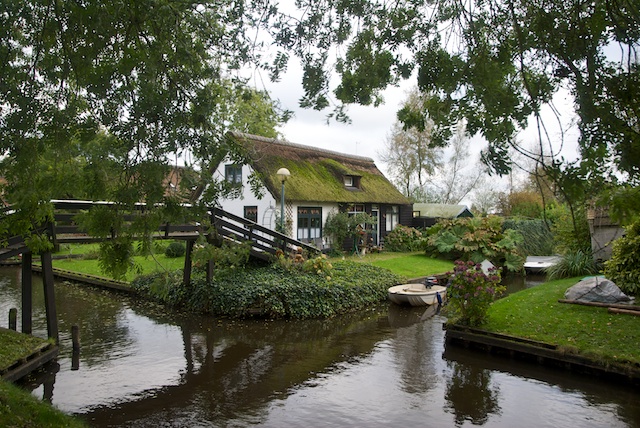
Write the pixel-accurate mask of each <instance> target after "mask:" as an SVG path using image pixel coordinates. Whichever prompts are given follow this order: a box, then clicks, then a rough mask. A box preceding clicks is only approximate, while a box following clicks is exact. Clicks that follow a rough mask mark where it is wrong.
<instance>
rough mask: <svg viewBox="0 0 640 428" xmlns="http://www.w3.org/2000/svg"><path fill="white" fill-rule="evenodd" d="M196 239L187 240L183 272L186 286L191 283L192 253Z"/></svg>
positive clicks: (183, 280)
mask: <svg viewBox="0 0 640 428" xmlns="http://www.w3.org/2000/svg"><path fill="white" fill-rule="evenodd" d="M193 244H194V241H191V240H190V241H187V251H186V253H185V255H184V271H183V274H182V282H183V283H184V285H185V287H188V286H189V285H191V253H192V252H193Z"/></svg>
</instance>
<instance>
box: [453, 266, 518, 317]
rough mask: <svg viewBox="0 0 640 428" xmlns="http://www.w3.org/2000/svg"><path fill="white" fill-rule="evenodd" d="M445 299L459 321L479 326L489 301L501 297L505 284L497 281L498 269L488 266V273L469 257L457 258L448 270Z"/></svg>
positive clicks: (498, 277) (487, 308) (489, 303)
mask: <svg viewBox="0 0 640 428" xmlns="http://www.w3.org/2000/svg"><path fill="white" fill-rule="evenodd" d="M447 276H449V278H450V280H449V287H448V289H447V300H448V305H449V310H450V311H451V312H452V313H453V314H454V316H456V317H457V321H456V322H458V323H460V324H465V325H470V326H479V325H481V324H482V323H483V322H484V321H485V319H486V317H487V311H488V310H489V306H490V305H491V302H493V301H494V300H495V299H496V298H498V297H500V296H501V295H502V293H504V291H505V290H506V287H505V286H503V285H501V284H500V272H499V271H498V270H497V269H496V268H490V269H489V271H488V274H485V273H484V272H483V271H482V266H481V265H480V264H476V263H474V262H472V261H468V262H464V261H462V260H456V262H455V266H454V269H453V272H448V273H447Z"/></svg>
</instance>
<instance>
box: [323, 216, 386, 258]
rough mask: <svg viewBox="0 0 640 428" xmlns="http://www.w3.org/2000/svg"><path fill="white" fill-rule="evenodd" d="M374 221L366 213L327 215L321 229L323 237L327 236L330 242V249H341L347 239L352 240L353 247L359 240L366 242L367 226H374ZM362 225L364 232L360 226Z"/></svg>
mask: <svg viewBox="0 0 640 428" xmlns="http://www.w3.org/2000/svg"><path fill="white" fill-rule="evenodd" d="M375 223H376V220H375V219H374V218H373V217H372V216H371V215H369V214H367V213H356V214H349V213H346V212H341V213H334V212H332V213H329V215H328V216H327V221H326V222H325V224H324V227H323V229H322V231H323V234H324V235H325V236H329V237H330V238H331V242H332V245H331V246H332V248H333V249H335V250H338V249H341V248H342V245H343V243H344V242H345V240H346V239H347V238H351V239H352V240H353V245H354V247H355V246H356V245H357V244H358V241H359V240H362V241H363V242H366V237H365V235H366V227H367V225H372V224H375ZM363 225H364V227H365V231H363V229H362V226H363Z"/></svg>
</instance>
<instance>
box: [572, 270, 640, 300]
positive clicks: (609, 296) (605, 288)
mask: <svg viewBox="0 0 640 428" xmlns="http://www.w3.org/2000/svg"><path fill="white" fill-rule="evenodd" d="M564 298H565V299H566V300H578V301H580V302H600V303H622V302H629V301H631V298H630V297H629V296H627V295H626V294H624V293H623V292H622V291H621V290H620V288H618V286H617V285H616V284H615V283H614V282H613V281H610V280H608V279H606V278H604V277H602V276H593V277H589V278H585V279H583V280H581V281H579V282H578V283H577V284H576V285H574V286H572V287H571V288H569V289H568V290H567V291H565V293H564Z"/></svg>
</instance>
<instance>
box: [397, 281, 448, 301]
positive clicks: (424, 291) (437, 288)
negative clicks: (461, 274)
mask: <svg viewBox="0 0 640 428" xmlns="http://www.w3.org/2000/svg"><path fill="white" fill-rule="evenodd" d="M446 295H447V288H446V287H443V286H441V285H433V286H431V287H430V288H427V287H426V286H425V285H424V284H401V285H395V286H393V287H391V288H389V300H391V301H392V302H393V303H396V304H398V305H411V306H429V305H433V304H439V303H442V302H443V301H444V299H445V297H446Z"/></svg>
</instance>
